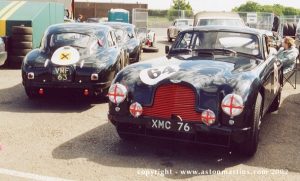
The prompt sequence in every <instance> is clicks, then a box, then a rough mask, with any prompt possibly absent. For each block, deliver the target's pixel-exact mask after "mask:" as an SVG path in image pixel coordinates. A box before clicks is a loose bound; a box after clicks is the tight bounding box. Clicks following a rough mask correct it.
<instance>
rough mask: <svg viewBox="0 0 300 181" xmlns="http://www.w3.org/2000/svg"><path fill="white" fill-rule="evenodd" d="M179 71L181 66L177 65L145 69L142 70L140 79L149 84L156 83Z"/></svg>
mask: <svg viewBox="0 0 300 181" xmlns="http://www.w3.org/2000/svg"><path fill="white" fill-rule="evenodd" d="M178 71H179V66H175V65H170V66H162V67H156V68H149V69H144V70H142V71H141V72H140V79H141V81H142V82H143V83H145V84H147V85H155V84H157V83H158V82H160V81H162V80H164V79H166V78H168V77H170V76H172V75H173V74H175V73H176V72H178Z"/></svg>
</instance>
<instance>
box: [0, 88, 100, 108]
mask: <svg viewBox="0 0 300 181" xmlns="http://www.w3.org/2000/svg"><path fill="white" fill-rule="evenodd" d="M95 103H97V104H101V103H105V101H92V100H90V99H86V98H81V97H79V96H78V97H76V96H75V97H74V96H68V95H65V94H63V95H61V96H45V97H43V98H38V99H35V100H30V99H28V98H27V96H26V94H25V91H24V88H23V86H22V84H17V85H15V86H13V87H10V88H6V89H0V112H24V113H41V112H45V113H67V112H77V113H81V112H84V111H86V110H88V109H91V108H92V107H94V104H95Z"/></svg>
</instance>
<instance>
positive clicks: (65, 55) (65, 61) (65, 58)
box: [51, 46, 80, 65]
mask: <svg viewBox="0 0 300 181" xmlns="http://www.w3.org/2000/svg"><path fill="white" fill-rule="evenodd" d="M79 59H80V55H79V52H78V51H77V50H76V49H75V48H73V47H69V46H67V47H61V48H58V49H57V50H56V51H55V52H54V53H53V55H52V58H51V61H52V63H54V64H56V65H72V64H75V63H77V62H78V61H79Z"/></svg>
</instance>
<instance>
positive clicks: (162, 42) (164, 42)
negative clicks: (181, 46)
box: [157, 40, 174, 46]
mask: <svg viewBox="0 0 300 181" xmlns="http://www.w3.org/2000/svg"><path fill="white" fill-rule="evenodd" d="M157 43H160V44H163V45H170V46H171V45H172V44H173V43H174V41H172V42H169V41H167V40H158V41H157Z"/></svg>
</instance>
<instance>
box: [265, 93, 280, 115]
mask: <svg viewBox="0 0 300 181" xmlns="http://www.w3.org/2000/svg"><path fill="white" fill-rule="evenodd" d="M280 100H281V91H279V92H278V95H277V96H276V98H275V99H274V101H273V102H272V104H271V106H270V108H269V110H268V113H272V112H275V111H278V109H279V106H280Z"/></svg>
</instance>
